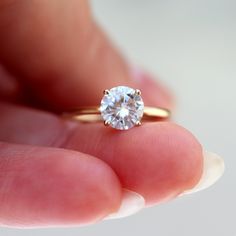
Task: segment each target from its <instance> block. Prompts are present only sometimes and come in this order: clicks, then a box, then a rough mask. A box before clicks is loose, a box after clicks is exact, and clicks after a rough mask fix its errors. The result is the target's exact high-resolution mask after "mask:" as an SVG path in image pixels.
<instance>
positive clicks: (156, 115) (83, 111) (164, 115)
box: [63, 106, 170, 123]
mask: <svg viewBox="0 0 236 236" xmlns="http://www.w3.org/2000/svg"><path fill="white" fill-rule="evenodd" d="M63 117H64V118H66V119H72V120H76V121H79V122H85V123H87V122H98V121H103V119H102V117H101V112H100V110H99V107H98V106H94V107H80V108H77V109H76V111H74V112H69V113H64V114H63ZM169 117H170V111H169V110H168V109H165V108H160V107H147V106H145V107H144V111H143V117H142V120H146V121H160V120H164V119H168V118H169Z"/></svg>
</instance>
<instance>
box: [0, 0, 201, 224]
mask: <svg viewBox="0 0 236 236" xmlns="http://www.w3.org/2000/svg"><path fill="white" fill-rule="evenodd" d="M0 35H1V37H0V63H1V64H2V65H3V67H4V68H5V69H6V70H7V71H8V72H9V74H11V76H12V77H13V79H11V82H10V81H9V80H10V78H8V75H5V74H3V73H2V75H0V82H1V86H0V87H1V90H0V91H1V93H0V94H1V95H0V96H1V100H2V102H0V111H1V114H0V141H1V142H0V224H1V225H8V226H29V227H30V226H51V225H82V224H89V223H94V222H96V221H98V220H100V219H103V218H104V217H105V216H107V215H109V214H111V213H114V212H116V211H117V210H118V208H119V206H120V202H121V195H122V188H126V189H130V190H132V191H135V192H137V193H139V194H141V195H142V196H143V197H144V198H145V201H146V205H147V206H150V205H154V204H158V203H159V202H162V201H167V200H170V199H172V198H174V197H176V196H177V195H179V194H180V193H181V192H183V191H184V190H187V189H190V188H192V187H193V186H195V185H196V183H197V182H198V181H199V179H200V177H201V173H202V159H203V158H202V147H201V145H200V144H199V142H198V141H197V140H196V138H195V137H194V136H193V135H192V134H191V133H190V132H189V131H187V130H186V129H184V128H182V127H180V126H178V125H176V124H174V123H172V122H154V123H145V124H142V125H141V126H139V127H135V128H133V129H131V130H129V131H124V132H122V131H116V130H112V129H111V128H109V127H105V126H104V125H103V124H102V123H100V124H97V123H96V124H89V125H85V124H79V123H74V122H70V121H65V120H63V119H62V118H61V117H60V115H59V114H60V113H61V112H63V111H66V110H68V109H71V108H72V107H78V106H88V105H97V104H99V103H100V100H101V97H102V95H103V94H102V92H103V91H104V89H109V88H111V87H114V86H117V85H128V86H131V87H134V88H137V89H140V90H141V91H142V97H143V99H144V101H145V103H146V104H148V105H152V106H162V107H166V108H170V109H171V108H172V99H171V96H170V95H169V93H168V91H167V90H166V89H165V88H163V87H162V86H161V85H160V84H157V83H156V82H154V81H153V80H152V79H151V77H150V76H148V75H147V74H145V73H139V74H138V75H137V73H136V74H135V73H131V72H130V66H129V65H128V64H127V62H126V61H125V60H124V59H123V57H122V56H121V54H120V52H119V51H118V50H117V49H115V47H114V46H113V45H112V44H111V43H110V40H109V39H108V38H107V36H106V35H105V34H104V33H103V32H102V31H101V29H100V27H99V26H98V25H97V24H96V23H95V21H94V19H93V16H92V13H91V11H90V8H89V5H88V2H87V1H83V0H50V1H49V0H18V1H17V0H1V2H0ZM134 77H138V78H136V80H135V79H134ZM16 104H17V105H16ZM19 104H20V105H19Z"/></svg>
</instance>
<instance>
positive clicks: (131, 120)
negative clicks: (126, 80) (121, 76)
mask: <svg viewBox="0 0 236 236" xmlns="http://www.w3.org/2000/svg"><path fill="white" fill-rule="evenodd" d="M105 91H106V92H104V96H103V98H102V101H101V106H100V112H101V115H102V118H103V120H104V123H105V124H108V125H110V126H111V127H113V128H115V129H119V130H127V129H130V128H132V127H133V126H135V125H137V124H141V123H140V120H141V119H142V116H143V110H144V104H143V100H142V98H141V96H140V95H141V92H140V91H139V90H137V89H136V90H135V89H133V88H129V87H126V86H118V87H114V88H112V89H110V90H105Z"/></svg>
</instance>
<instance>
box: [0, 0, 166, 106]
mask: <svg viewBox="0 0 236 236" xmlns="http://www.w3.org/2000/svg"><path fill="white" fill-rule="evenodd" d="M0 8H1V11H0V25H1V27H0V34H1V38H0V61H1V62H2V63H3V64H4V66H5V67H6V68H7V69H8V70H9V71H10V72H12V73H14V75H15V76H16V77H17V78H19V79H20V80H21V82H22V83H24V84H25V85H26V86H27V87H28V91H27V94H30V95H31V96H33V97H34V98H35V99H36V100H40V101H42V100H43V101H44V102H45V103H46V104H50V105H51V106H52V107H53V108H57V109H59V110H65V109H68V108H71V107H72V108H74V107H76V106H80V105H95V104H98V103H99V102H100V98H101V92H102V91H103V90H104V89H109V88H111V87H114V86H117V85H130V86H132V87H138V88H139V89H143V90H146V92H145V93H144V96H146V95H145V94H147V93H150V94H153V95H152V96H147V102H148V103H154V104H155V105H159V106H166V104H167V105H168V106H170V104H169V103H170V101H169V100H166V99H164V101H165V102H164V103H163V102H162V101H163V99H160V96H161V95H162V94H164V97H166V94H167V93H168V92H166V90H164V89H162V88H161V87H160V86H158V85H155V83H154V82H153V83H152V86H148V87H147V86H146V85H145V84H146V83H145V82H143V83H136V82H135V81H134V80H133V79H132V75H131V74H132V73H130V69H129V66H127V63H126V61H125V60H124V59H123V58H122V56H121V55H120V54H119V52H118V51H117V50H116V49H115V48H114V47H113V45H112V44H111V42H110V41H109V39H108V38H107V37H106V35H105V34H104V33H103V32H102V30H101V29H100V28H99V27H98V26H97V24H96V23H95V22H94V20H93V18H92V16H91V13H90V9H89V6H88V4H87V1H85V0H83V1H77V0H69V1H68V0H61V1H57V0H51V1H46V0H43V1H39V0H34V1H29V0H23V1H10V4H9V1H6V0H2V1H1V4H0ZM147 80H148V79H147V78H146V80H145V81H147ZM139 86H141V87H139ZM142 86H143V87H142ZM149 89H150V90H149ZM156 94H159V95H158V96H157V97H156Z"/></svg>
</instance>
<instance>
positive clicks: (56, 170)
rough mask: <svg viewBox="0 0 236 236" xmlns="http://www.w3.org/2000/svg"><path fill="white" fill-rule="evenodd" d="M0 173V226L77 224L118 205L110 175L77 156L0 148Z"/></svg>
mask: <svg viewBox="0 0 236 236" xmlns="http://www.w3.org/2000/svg"><path fill="white" fill-rule="evenodd" d="M0 173H1V174H0V202H1V204H0V225H4V226H15V227H16V226H17V227H36V226H37V227H39V226H56V225H65V226H66V225H82V224H88V223H93V222H96V221H98V220H100V219H102V218H103V217H104V216H106V215H108V214H110V213H112V212H115V211H117V209H118V208H119V205H120V200H121V188H120V183H119V181H118V179H117V177H116V175H115V173H114V172H113V171H112V170H111V168H110V167H108V166H107V165H106V164H105V163H104V162H102V161H100V160H99V159H97V158H94V157H92V156H89V155H86V154H83V153H80V152H75V151H69V150H63V149H56V148H44V147H36V146H25V145H13V144H8V143H0ZM101 183H102V184H101Z"/></svg>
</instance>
